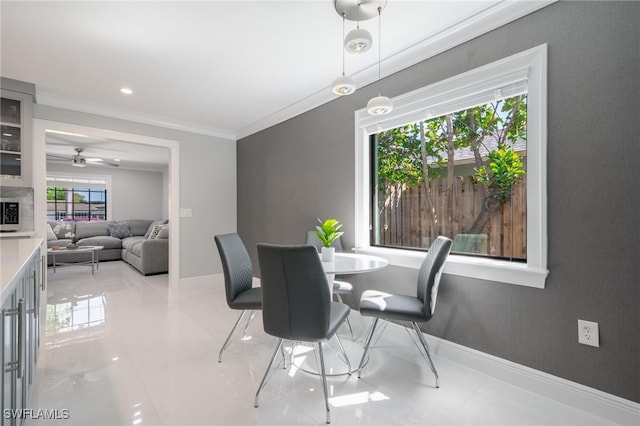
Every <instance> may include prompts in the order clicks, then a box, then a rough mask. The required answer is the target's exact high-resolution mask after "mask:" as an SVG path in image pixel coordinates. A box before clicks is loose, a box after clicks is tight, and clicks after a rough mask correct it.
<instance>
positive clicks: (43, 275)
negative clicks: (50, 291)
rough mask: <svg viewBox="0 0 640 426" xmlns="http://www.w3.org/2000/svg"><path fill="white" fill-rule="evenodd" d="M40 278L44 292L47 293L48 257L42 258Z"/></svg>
mask: <svg viewBox="0 0 640 426" xmlns="http://www.w3.org/2000/svg"><path fill="white" fill-rule="evenodd" d="M40 266H41V267H40V277H41V279H42V286H41V288H42V291H45V290H46V289H47V283H46V282H47V279H46V278H47V257H46V256H42V258H41V260H40Z"/></svg>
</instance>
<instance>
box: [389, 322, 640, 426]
mask: <svg viewBox="0 0 640 426" xmlns="http://www.w3.org/2000/svg"><path fill="white" fill-rule="evenodd" d="M393 325H395V326H397V327H400V326H399V325H396V324H393ZM425 337H426V338H427V341H428V343H429V346H430V347H431V350H432V351H433V353H434V354H435V355H437V356H440V357H442V358H446V359H448V360H451V361H454V362H457V363H459V364H462V365H465V366H467V367H470V368H473V369H475V370H478V371H481V372H483V373H485V374H489V375H491V376H493V377H496V378H498V379H500V380H503V381H505V382H507V383H511V384H513V385H515V386H519V387H522V388H524V389H527V390H530V391H532V392H535V393H538V394H540V395H545V396H547V397H549V398H551V399H553V400H554V401H558V402H560V403H563V404H566V405H568V406H570V407H574V408H576V409H578V410H582V411H584V412H587V413H589V414H593V415H594V416H597V417H601V418H603V419H605V420H606V421H608V422H612V423H614V424H617V425H633V426H638V425H640V404H638V403H635V402H633V401H629V400H627V399H624V398H620V397H618V396H615V395H611V394H608V393H606V392H602V391H599V390H597V389H593V388H590V387H588V386H584V385H581V384H579V383H575V382H572V381H569V380H566V379H563V378H560V377H557V376H553V375H551V374H548V373H544V372H542V371H539V370H535V369H533V368H530V367H526V366H524V365H520V364H516V363H515V362H511V361H508V360H505V359H502V358H498V357H496V356H493V355H489V354H486V353H484V352H480V351H477V350H475V349H471V348H467V347H465V346H462V345H458V344H456V343H453V342H449V341H447V340H443V339H440V338H438V337H434V336H431V335H428V334H425Z"/></svg>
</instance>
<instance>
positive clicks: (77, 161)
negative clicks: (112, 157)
mask: <svg viewBox="0 0 640 426" xmlns="http://www.w3.org/2000/svg"><path fill="white" fill-rule="evenodd" d="M74 150H75V151H76V154H75V155H72V156H71V165H72V166H76V167H85V166H86V165H87V164H89V165H92V166H111V167H120V165H119V164H117V163H111V162H109V161H104V160H103V159H102V158H86V157H85V156H84V155H82V152H83V151H84V148H74ZM47 156H49V157H51V158H54V159H56V160H53V161H61V160H64V161H69V158H68V157H62V156H59V155H53V154H47Z"/></svg>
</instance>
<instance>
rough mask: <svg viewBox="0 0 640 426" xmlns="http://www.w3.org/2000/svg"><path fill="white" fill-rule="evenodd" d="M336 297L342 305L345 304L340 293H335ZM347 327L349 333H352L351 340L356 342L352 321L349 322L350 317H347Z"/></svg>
mask: <svg viewBox="0 0 640 426" xmlns="http://www.w3.org/2000/svg"><path fill="white" fill-rule="evenodd" d="M333 294H334V295H335V296H336V300H337V301H338V302H340V303H344V302H343V301H342V297H341V296H340V294H339V293H333ZM347 327H349V333H351V340H353V341H355V340H356V338H355V337H353V328H352V327H351V321H349V317H347Z"/></svg>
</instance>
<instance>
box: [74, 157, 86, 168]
mask: <svg viewBox="0 0 640 426" xmlns="http://www.w3.org/2000/svg"><path fill="white" fill-rule="evenodd" d="M71 165H72V166H76V167H86V166H87V161H86V160H85V159H84V158H80V159H77V158H72V159H71Z"/></svg>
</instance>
